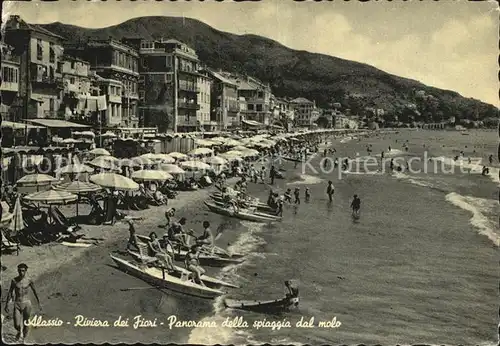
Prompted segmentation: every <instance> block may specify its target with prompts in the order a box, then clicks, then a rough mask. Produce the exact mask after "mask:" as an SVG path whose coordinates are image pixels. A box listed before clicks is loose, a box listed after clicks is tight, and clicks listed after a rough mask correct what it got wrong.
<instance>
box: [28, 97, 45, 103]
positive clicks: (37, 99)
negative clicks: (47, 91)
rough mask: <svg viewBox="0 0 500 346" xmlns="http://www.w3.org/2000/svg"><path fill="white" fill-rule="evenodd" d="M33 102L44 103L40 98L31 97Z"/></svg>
mask: <svg viewBox="0 0 500 346" xmlns="http://www.w3.org/2000/svg"><path fill="white" fill-rule="evenodd" d="M31 101H35V102H39V103H43V100H42V99H39V98H36V97H33V96H32V97H31Z"/></svg>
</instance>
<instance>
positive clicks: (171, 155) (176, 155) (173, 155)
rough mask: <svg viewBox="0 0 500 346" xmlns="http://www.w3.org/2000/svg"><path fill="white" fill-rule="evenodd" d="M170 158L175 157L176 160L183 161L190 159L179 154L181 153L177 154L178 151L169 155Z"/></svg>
mask: <svg viewBox="0 0 500 346" xmlns="http://www.w3.org/2000/svg"><path fill="white" fill-rule="evenodd" d="M168 156H170V157H173V158H174V159H176V160H182V159H185V158H187V157H188V156H187V155H186V154H183V153H179V152H176V151H174V152H172V153H168Z"/></svg>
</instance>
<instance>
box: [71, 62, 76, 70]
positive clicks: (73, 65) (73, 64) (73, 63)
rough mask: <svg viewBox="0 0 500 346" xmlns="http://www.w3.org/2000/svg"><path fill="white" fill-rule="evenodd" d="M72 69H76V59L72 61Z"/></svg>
mask: <svg viewBox="0 0 500 346" xmlns="http://www.w3.org/2000/svg"><path fill="white" fill-rule="evenodd" d="M71 69H72V70H74V69H75V62H74V61H72V62H71Z"/></svg>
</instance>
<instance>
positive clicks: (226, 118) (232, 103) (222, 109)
mask: <svg viewBox="0 0 500 346" xmlns="http://www.w3.org/2000/svg"><path fill="white" fill-rule="evenodd" d="M205 71H206V73H208V74H209V75H210V76H211V77H212V84H211V88H212V90H211V111H210V120H211V121H212V122H215V123H216V124H217V129H218V130H222V131H224V130H228V129H235V128H239V127H240V126H241V119H240V105H239V99H238V86H237V85H236V83H234V82H233V81H232V80H231V79H229V78H227V77H226V75H227V74H228V73H227V72H222V71H218V72H217V71H213V70H209V69H206V70H205ZM245 109H246V108H245Z"/></svg>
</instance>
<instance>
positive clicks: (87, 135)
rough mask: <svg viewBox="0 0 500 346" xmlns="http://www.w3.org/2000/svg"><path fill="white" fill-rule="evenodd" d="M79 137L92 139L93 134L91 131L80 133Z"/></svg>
mask: <svg viewBox="0 0 500 346" xmlns="http://www.w3.org/2000/svg"><path fill="white" fill-rule="evenodd" d="M80 136H85V137H92V138H94V137H95V133H94V132H92V131H83V132H80Z"/></svg>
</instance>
